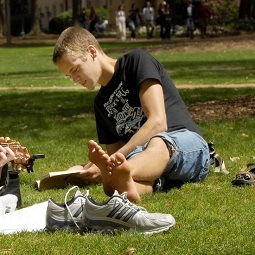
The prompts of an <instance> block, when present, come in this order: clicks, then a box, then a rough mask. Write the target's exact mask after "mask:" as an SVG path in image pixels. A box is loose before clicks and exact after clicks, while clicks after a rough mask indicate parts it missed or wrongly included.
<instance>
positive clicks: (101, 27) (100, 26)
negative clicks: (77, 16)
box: [95, 16, 109, 33]
mask: <svg viewBox="0 0 255 255" xmlns="http://www.w3.org/2000/svg"><path fill="white" fill-rule="evenodd" d="M108 23H109V22H108V20H107V19H103V18H102V17H101V16H98V20H97V23H96V24H95V31H96V32H97V33H104V32H105V30H106V29H107V26H108Z"/></svg>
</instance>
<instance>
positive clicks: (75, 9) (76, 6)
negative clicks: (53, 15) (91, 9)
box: [72, 0, 81, 26]
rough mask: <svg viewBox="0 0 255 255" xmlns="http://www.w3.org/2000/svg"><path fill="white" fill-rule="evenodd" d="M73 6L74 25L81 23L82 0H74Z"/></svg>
mask: <svg viewBox="0 0 255 255" xmlns="http://www.w3.org/2000/svg"><path fill="white" fill-rule="evenodd" d="M72 6H73V25H74V26H75V25H77V24H79V21H78V16H79V14H80V12H81V0H72Z"/></svg>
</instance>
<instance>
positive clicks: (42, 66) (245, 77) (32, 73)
mask: <svg viewBox="0 0 255 255" xmlns="http://www.w3.org/2000/svg"><path fill="white" fill-rule="evenodd" d="M102 45H103V49H105V50H107V49H109V48H110V49H112V47H113V46H114V45H115V47H117V50H118V52H119V51H120V49H123V52H122V53H110V56H112V57H115V58H117V57H118V56H119V55H122V54H124V53H125V52H127V51H129V50H130V48H123V45H121V44H113V45H111V46H109V45H108V44H102ZM127 45H128V44H127ZM131 45H132V44H131ZM124 46H125V45H124ZM139 46H140V47H146V46H147V44H146V43H143V44H141V43H140V44H139V45H138V47H139ZM163 46H164V45H163ZM163 46H162V48H163ZM129 47H131V46H130V45H129ZM52 52H53V45H52V46H45V47H17V48H0V56H1V61H0V72H1V76H0V87H9V88H15V87H42V86H43V87H53V86H56V87H58V86H61V87H64V86H74V83H73V82H72V81H71V80H70V79H67V78H65V77H64V76H63V75H62V74H61V73H60V72H59V71H58V69H57V67H56V66H55V65H53V64H52V61H51V58H52ZM151 54H152V55H153V56H155V57H156V58H157V59H158V60H159V61H160V62H161V63H162V64H163V65H164V67H165V68H166V70H167V71H168V73H169V74H170V75H171V78H172V79H173V81H174V82H175V84H176V85H180V84H191V85H198V84H209V85H211V84H252V83H253V84H254V83H255V73H254V66H255V52H254V51H224V52H222V51H219V52H167V53H166V52H162V53H160V52H157V53H155V52H153V51H151Z"/></svg>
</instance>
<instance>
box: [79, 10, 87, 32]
mask: <svg viewBox="0 0 255 255" xmlns="http://www.w3.org/2000/svg"><path fill="white" fill-rule="evenodd" d="M79 22H80V26H81V27H83V28H85V29H87V27H88V17H87V13H86V9H85V8H83V9H82V11H81V13H80V15H79Z"/></svg>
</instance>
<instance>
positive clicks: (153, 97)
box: [107, 79, 167, 156]
mask: <svg viewBox="0 0 255 255" xmlns="http://www.w3.org/2000/svg"><path fill="white" fill-rule="evenodd" d="M139 97H140V101H141V105H142V109H143V112H144V113H145V115H146V117H147V121H146V122H145V123H144V124H143V125H142V127H141V128H140V129H139V130H138V131H137V132H136V133H135V134H134V135H133V136H132V138H131V139H130V140H129V141H128V143H127V144H125V145H124V146H123V147H121V148H120V149H119V150H118V152H121V153H122V154H124V155H125V156H127V155H128V154H129V153H130V152H132V151H133V150H134V148H135V147H136V146H139V145H143V144H144V143H145V142H146V141H147V140H148V139H149V138H150V137H152V136H153V135H155V134H157V133H159V132H163V131H166V130H167V118H166V112H165V104H164V95H163V89H162V86H161V85H160V84H159V83H158V81H157V80H155V79H147V80H144V81H143V82H142V84H141V88H140V92H139ZM107 149H108V148H107Z"/></svg>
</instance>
